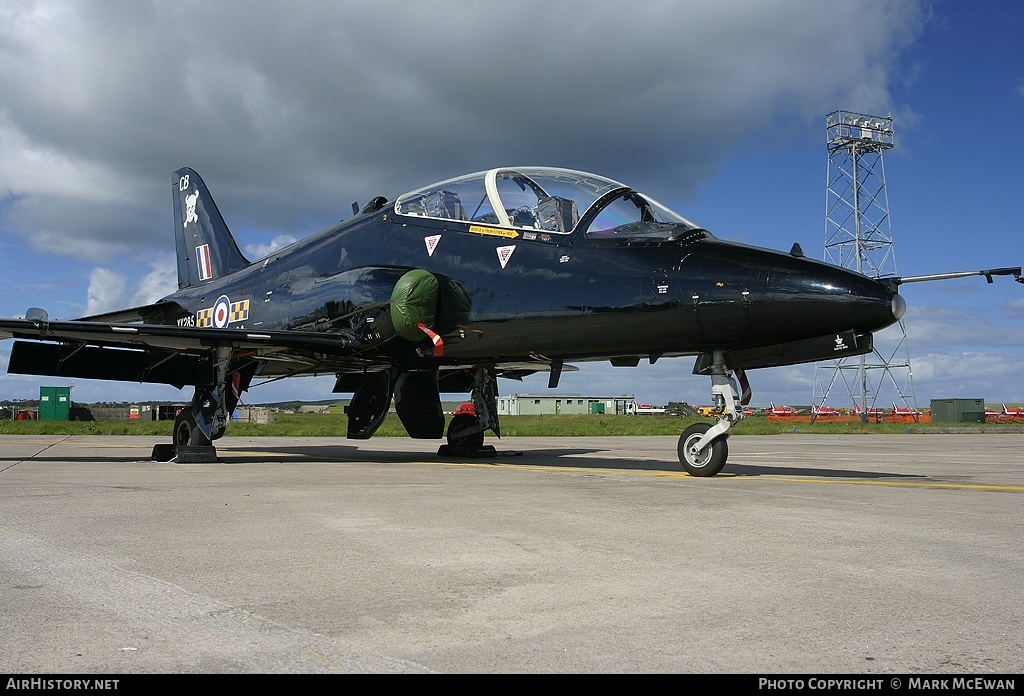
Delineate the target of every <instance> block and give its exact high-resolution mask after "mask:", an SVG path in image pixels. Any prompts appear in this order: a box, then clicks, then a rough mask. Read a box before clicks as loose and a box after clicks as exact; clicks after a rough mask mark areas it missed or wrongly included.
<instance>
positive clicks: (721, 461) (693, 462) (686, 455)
mask: <svg viewBox="0 0 1024 696" xmlns="http://www.w3.org/2000/svg"><path fill="white" fill-rule="evenodd" d="M710 429H711V425H710V424H708V423H694V424H693V425H691V426H690V427H689V428H687V429H686V430H684V431H683V434H682V435H680V436H679V444H678V445H677V446H676V453H677V454H678V455H679V463H680V464H682V465H683V469H685V470H686V473H688V474H689V475H690V476H714V475H715V474H717V473H718V472H719V471H721V470H722V467H724V466H725V460H726V459H727V458H728V457H729V443H728V442H727V441H726V439H725V437H719V438H717V439H715V440H712V441H711V444H709V445H707V446H705V447H704V449H702V450H700V451H699V452H693V451H691V448H692V446H693V445H694V443H696V442H697V441H698V440H700V439H701V438H702V437H703V436H704V433H706V432H707V431H708V430H710Z"/></svg>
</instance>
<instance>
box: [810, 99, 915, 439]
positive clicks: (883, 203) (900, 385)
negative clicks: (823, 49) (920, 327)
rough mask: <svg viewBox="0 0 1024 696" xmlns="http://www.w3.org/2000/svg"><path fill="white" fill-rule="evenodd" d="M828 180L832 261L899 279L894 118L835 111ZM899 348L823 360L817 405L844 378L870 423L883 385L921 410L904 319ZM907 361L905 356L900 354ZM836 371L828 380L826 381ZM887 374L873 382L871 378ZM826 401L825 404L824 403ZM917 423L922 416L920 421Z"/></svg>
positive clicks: (829, 123)
mask: <svg viewBox="0 0 1024 696" xmlns="http://www.w3.org/2000/svg"><path fill="white" fill-rule="evenodd" d="M825 124H826V138H827V142H828V182H827V193H826V200H825V260H826V261H828V262H831V263H833V264H836V265H838V266H842V267H844V268H850V269H853V270H856V271H857V272H859V273H863V274H864V275H866V276H869V277H872V278H880V277H882V276H895V275H896V255H895V251H894V248H893V242H892V226H891V224H890V221H889V198H888V195H887V194H886V191H885V165H884V163H883V160H882V153H883V152H885V151H886V150H888V149H890V148H891V147H892V146H893V130H892V116H891V115H890V116H886V117H884V118H882V117H880V116H868V115H866V114H858V113H854V112H852V111H834V112H832V113H831V114H829V115H828V116H827V117H826V119H825ZM899 332H900V333H899V336H898V339H897V343H896V347H895V348H894V349H892V351H891V352H889V350H888V349H886V353H887V355H888V357H886V356H885V355H883V354H882V353H881V352H880V351H879V348H878V347H877V346H876V347H875V349H874V351H873V352H872V353H871V354H869V355H861V356H857V357H853V358H846V359H843V360H837V361H835V362H834V363H832V364H831V366H829V364H828V363H818V364H816V365H815V368H814V391H813V394H812V400H813V402H814V403H815V404H818V405H822V404H824V402H825V399H826V398H827V397H828V395H829V393H830V392H831V390H832V387H833V386H835V384H836V382H837V381H840V380H841V381H842V383H843V385H844V386H845V388H846V390H847V392H848V394H849V396H850V400H851V401H852V402H853V403H854V405H855V406H856V407H859V409H860V417H861V420H862V421H865V420H866V419H867V416H868V413H871V412H874V411H873V409H875V408H876V406H875V402H876V400H877V399H878V396H879V391H880V390H881V387H882V386H883V384H886V383H891V384H892V386H893V387H894V388H895V390H896V392H897V394H898V395H899V396H898V397H897V398H896V399H895V400H899V401H902V402H903V405H904V406H905V407H907V408H910V407H911V406H913V408H912V409H911V410H912V411H913V412H916V411H917V404H916V398H915V396H914V378H913V372H912V371H911V368H910V350H909V347H908V346H907V329H906V325H905V324H904V322H903V321H902V320H900V322H899ZM898 356H902V357H898ZM829 371H830V372H831V377H830V379H829V380H828V382H827V383H825V382H824V381H823V376H824V375H825V374H827V373H828V372H829ZM872 371H879V372H877V373H876V374H877V375H878V378H877V379H876V380H875V381H874V382H872V380H871V379H870V377H869V373H870V372H872ZM819 398H820V401H819ZM812 417H813V416H812ZM915 420H916V416H915Z"/></svg>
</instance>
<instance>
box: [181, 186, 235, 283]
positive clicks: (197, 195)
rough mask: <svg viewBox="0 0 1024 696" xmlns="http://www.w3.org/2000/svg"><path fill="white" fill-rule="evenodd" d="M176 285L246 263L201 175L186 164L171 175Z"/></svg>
mask: <svg viewBox="0 0 1024 696" xmlns="http://www.w3.org/2000/svg"><path fill="white" fill-rule="evenodd" d="M171 188H172V194H173V198H174V246H175V249H176V251H177V254H178V289H179V290H180V289H181V288H187V287H191V286H194V285H200V284H202V283H206V282H208V281H211V280H213V279H214V278H220V277H222V276H225V275H228V274H230V273H234V272H235V271H240V270H242V269H243V268H245V267H246V266H248V265H249V260H248V259H246V258H245V256H243V255H242V252H241V251H239V249H238V244H237V243H235V238H234V237H232V236H231V232H230V231H229V230H228V226H227V225H226V224H225V223H224V218H223V217H221V214H220V211H219V210H217V204H216V203H214V202H213V196H211V195H210V190H209V189H208V188H206V184H205V183H203V180H202V178H200V176H199V175H198V174H196V173H195V172H194V171H193V170H191V169H189V168H188V167H185V168H183V169H179V170H178V171H176V172H174V174H173V175H172V179H171Z"/></svg>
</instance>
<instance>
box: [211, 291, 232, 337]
mask: <svg viewBox="0 0 1024 696" xmlns="http://www.w3.org/2000/svg"><path fill="white" fill-rule="evenodd" d="M230 316H231V300H229V299H228V296H227V295H221V296H220V297H218V298H217V302H216V303H214V305H213V325H214V326H215V327H217V328H218V329H223V328H224V327H225V326H227V325H228V318H229V317H230Z"/></svg>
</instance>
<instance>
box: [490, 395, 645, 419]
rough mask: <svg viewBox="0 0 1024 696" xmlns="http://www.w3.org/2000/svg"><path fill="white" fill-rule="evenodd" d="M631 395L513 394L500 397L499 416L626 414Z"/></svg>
mask: <svg viewBox="0 0 1024 696" xmlns="http://www.w3.org/2000/svg"><path fill="white" fill-rule="evenodd" d="M634 403H636V399H635V398H633V397H632V396H583V395H582V394H511V395H509V396H499V397H498V415H499V416H539V415H559V414H609V415H616V414H624V413H626V411H627V409H628V408H629V406H630V404H634Z"/></svg>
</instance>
